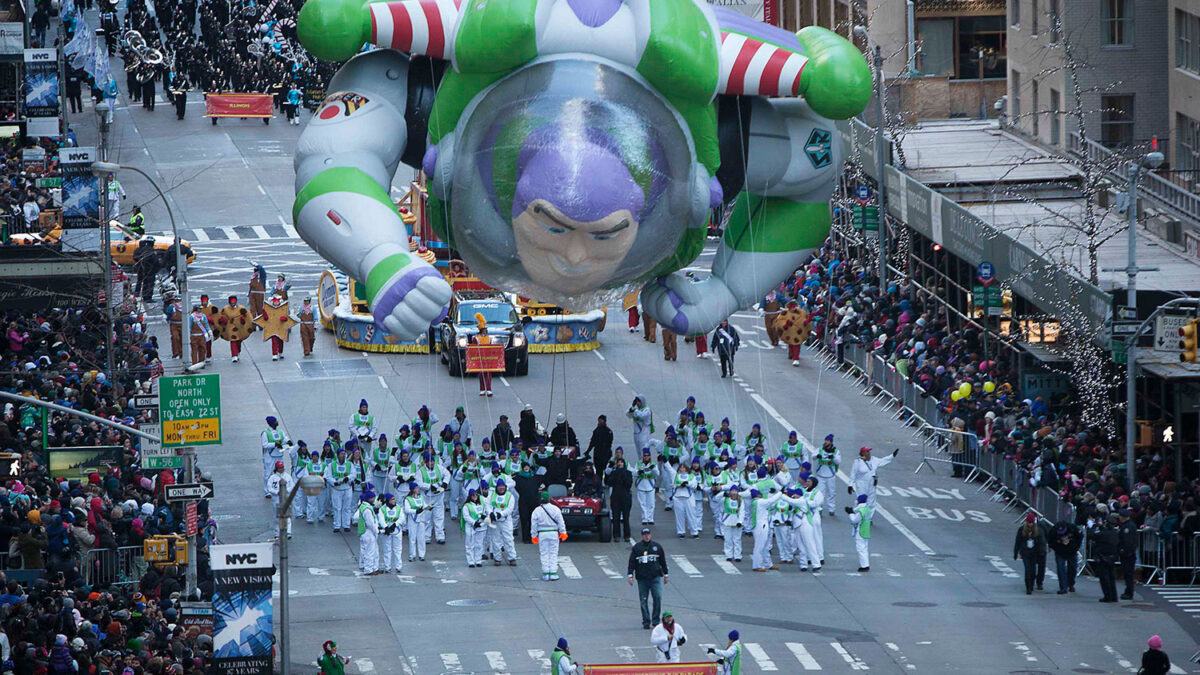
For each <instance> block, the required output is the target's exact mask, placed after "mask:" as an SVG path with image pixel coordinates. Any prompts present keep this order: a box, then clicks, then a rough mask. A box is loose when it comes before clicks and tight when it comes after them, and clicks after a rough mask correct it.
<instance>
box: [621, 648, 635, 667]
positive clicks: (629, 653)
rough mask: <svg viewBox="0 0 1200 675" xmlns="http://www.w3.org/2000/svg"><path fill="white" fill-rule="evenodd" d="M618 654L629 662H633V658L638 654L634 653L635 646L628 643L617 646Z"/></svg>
mask: <svg viewBox="0 0 1200 675" xmlns="http://www.w3.org/2000/svg"><path fill="white" fill-rule="evenodd" d="M617 656H618V657H619V658H620V659H621V660H623V661H626V662H629V663H632V662H633V660H634V659H636V658H637V656H636V655H635V654H634V653H633V647H629V646H627V645H621V646H620V647H617Z"/></svg>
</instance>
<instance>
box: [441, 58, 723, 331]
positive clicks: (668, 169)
mask: <svg viewBox="0 0 1200 675" xmlns="http://www.w3.org/2000/svg"><path fill="white" fill-rule="evenodd" d="M459 128H460V129H461V132H460V133H459V135H458V137H457V139H456V142H455V146H454V157H455V161H454V169H453V181H452V188H451V194H450V204H451V209H450V214H451V224H450V229H451V240H452V241H451V243H452V245H453V246H454V247H455V248H456V249H458V251H459V252H460V254H461V255H462V257H463V259H464V260H465V261H466V262H467V264H468V265H469V266H470V268H471V271H472V272H474V273H475V274H477V275H478V276H479V277H480V278H481V279H483V280H484V281H486V282H487V283H489V284H491V285H493V286H496V287H498V288H504V289H506V290H511V291H515V292H517V293H519V294H521V295H525V296H529V297H536V298H538V299H540V300H543V301H547V302H555V303H557V304H560V305H562V306H564V307H568V308H578V307H583V306H586V305H589V304H592V303H595V302H596V301H598V300H601V299H604V298H608V297H620V296H621V295H623V294H624V293H625V292H627V290H628V289H629V288H631V287H632V286H633V285H634V284H636V283H638V282H640V281H642V280H644V278H645V277H646V276H648V275H649V273H650V272H651V271H652V270H653V269H654V268H655V266H656V265H658V264H659V263H660V262H662V261H663V260H664V259H666V258H667V257H668V256H670V255H671V254H672V253H674V251H675V249H676V247H677V245H678V244H679V241H680V238H681V237H682V234H683V232H684V230H685V229H686V228H687V227H690V226H698V225H699V224H700V223H702V222H703V219H704V218H705V217H707V206H708V204H707V201H708V199H707V175H705V177H704V180H703V181H700V180H697V173H698V171H700V173H704V172H703V171H702V170H698V168H697V165H696V162H695V153H694V151H693V145H692V141H691V137H690V135H689V134H688V132H687V130H686V127H685V125H684V123H683V122H682V120H681V119H680V118H679V117H678V115H677V114H676V113H675V112H674V111H673V110H672V109H671V108H670V107H669V106H668V105H667V103H666V101H665V100H663V99H662V98H661V96H660V95H659V94H657V93H656V92H654V91H653V90H652V89H650V87H649V86H648V85H647V84H646V83H645V82H644V81H642V80H641V78H640V77H639V76H638V75H637V74H636V73H634V72H632V71H629V70H627V69H624V68H623V67H621V66H618V65H615V64H610V63H595V62H583V61H575V60H571V59H551V60H544V61H538V62H535V63H533V64H531V65H529V66H527V67H525V68H522V69H521V70H518V71H517V72H515V73H513V74H512V75H510V76H508V77H507V78H505V79H503V80H501V81H500V82H498V83H497V84H496V85H495V86H493V87H492V88H490V89H488V90H486V91H484V92H483V93H482V94H480V95H479V96H478V97H476V99H475V101H473V102H472V103H471V105H470V106H469V107H468V109H467V110H466V111H465V112H464V115H463V121H461V122H460V125H459ZM698 185H700V186H703V187H704V190H703V191H700V190H698V189H697V186H698Z"/></svg>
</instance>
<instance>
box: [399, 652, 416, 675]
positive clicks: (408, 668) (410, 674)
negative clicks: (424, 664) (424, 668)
mask: <svg viewBox="0 0 1200 675" xmlns="http://www.w3.org/2000/svg"><path fill="white" fill-rule="evenodd" d="M416 671H417V657H415V656H401V657H400V672H402V673H404V675H415V673H416Z"/></svg>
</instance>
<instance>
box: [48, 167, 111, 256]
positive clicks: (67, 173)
mask: <svg viewBox="0 0 1200 675" xmlns="http://www.w3.org/2000/svg"><path fill="white" fill-rule="evenodd" d="M58 154H59V162H60V164H61V166H62V205H63V215H62V223H63V236H62V242H63V248H64V249H65V250H72V251H99V250H100V242H101V236H100V179H99V178H97V177H96V176H95V175H94V174H93V173H92V162H94V161H96V159H97V157H98V155H97V154H96V148H90V147H88V148H63V149H62V150H60V151H59V153H58Z"/></svg>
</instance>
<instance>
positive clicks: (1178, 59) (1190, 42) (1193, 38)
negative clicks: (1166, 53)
mask: <svg viewBox="0 0 1200 675" xmlns="http://www.w3.org/2000/svg"><path fill="white" fill-rule="evenodd" d="M1175 67H1176V68H1182V69H1184V70H1190V71H1191V72H1193V73H1200V16H1196V15H1194V14H1188V13H1187V12H1185V11H1183V10H1180V9H1177V10H1175Z"/></svg>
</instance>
